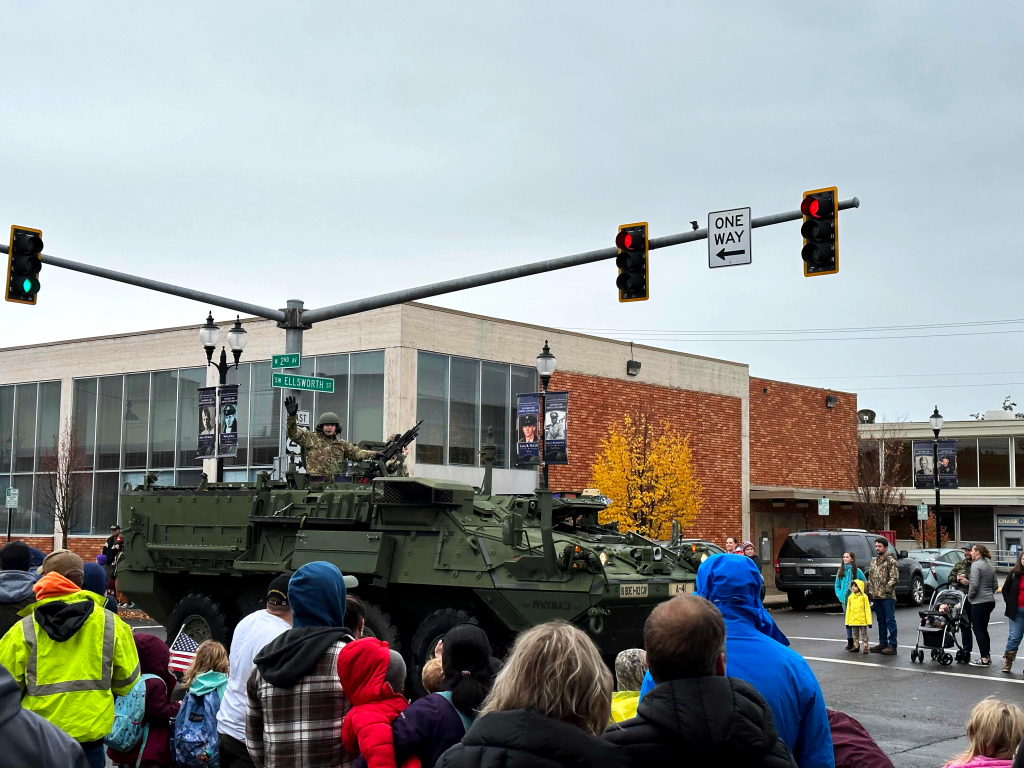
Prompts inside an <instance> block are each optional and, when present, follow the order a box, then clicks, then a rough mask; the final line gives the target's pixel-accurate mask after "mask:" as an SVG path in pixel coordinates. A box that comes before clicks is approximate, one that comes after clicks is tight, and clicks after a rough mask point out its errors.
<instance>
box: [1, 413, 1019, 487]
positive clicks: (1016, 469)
mask: <svg viewBox="0 0 1024 768" xmlns="http://www.w3.org/2000/svg"><path fill="white" fill-rule="evenodd" d="M0 395H2V393H0ZM1013 476H1014V478H1015V480H1014V482H1015V483H1016V485H1017V487H1018V488H1024V437H1015V438H1013Z"/></svg>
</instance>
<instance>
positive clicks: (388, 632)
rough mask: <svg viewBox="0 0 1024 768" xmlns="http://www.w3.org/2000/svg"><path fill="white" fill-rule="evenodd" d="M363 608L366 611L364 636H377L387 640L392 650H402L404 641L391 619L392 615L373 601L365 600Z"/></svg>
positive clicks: (379, 638)
mask: <svg viewBox="0 0 1024 768" xmlns="http://www.w3.org/2000/svg"><path fill="white" fill-rule="evenodd" d="M363 610H365V611H366V624H365V625H364V627H363V637H375V638H377V639H378V640H383V641H384V642H386V643H387V644H388V647H389V648H390V649H391V650H393V651H401V650H402V641H401V640H400V639H399V636H398V628H397V627H396V626H395V624H394V622H393V621H391V616H390V615H388V614H387V613H385V612H384V611H383V610H382V609H381V608H380V607H379V606H377V605H374V604H373V603H368V602H364V603H363Z"/></svg>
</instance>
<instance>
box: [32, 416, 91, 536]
mask: <svg viewBox="0 0 1024 768" xmlns="http://www.w3.org/2000/svg"><path fill="white" fill-rule="evenodd" d="M87 458H88V457H87V456H86V455H85V451H83V450H82V446H81V444H80V443H79V442H78V433H77V430H76V429H75V426H74V423H73V422H72V421H71V420H70V419H66V420H65V421H64V422H63V424H62V425H61V428H60V432H59V433H58V434H56V435H54V436H53V446H52V447H51V448H49V449H47V450H45V451H43V453H42V454H41V455H40V457H39V466H40V469H39V472H40V474H39V475H37V478H36V494H37V498H38V503H39V504H40V507H41V508H43V509H48V510H51V511H52V512H53V518H54V522H55V523H56V526H57V530H59V531H60V532H61V538H62V544H61V546H62V547H64V548H65V549H66V548H67V546H68V534H69V533H70V532H71V531H72V530H74V529H75V528H76V527H77V526H78V525H79V524H80V523H81V522H82V521H83V519H84V518H85V515H86V509H87V507H88V504H87V502H88V498H89V494H90V491H91V486H90V479H91V478H90V475H89V473H88V472H81V471H76V470H80V469H82V468H83V467H85V466H86V465H87Z"/></svg>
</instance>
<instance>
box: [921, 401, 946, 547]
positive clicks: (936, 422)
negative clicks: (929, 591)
mask: <svg viewBox="0 0 1024 768" xmlns="http://www.w3.org/2000/svg"><path fill="white" fill-rule="evenodd" d="M928 422H929V423H930V424H931V425H932V432H934V433H935V439H934V440H932V482H933V483H934V485H935V548H936V549H938V548H940V547H941V546H942V537H941V536H940V534H939V521H940V520H941V515H940V510H941V507H940V506H939V432H940V431H941V429H942V414H941V413H939V406H937V405H936V406H935V411H934V412H933V413H932V415H931V416H929V417H928ZM921 538H922V540H923V541H924V545H925V546H926V547H927V546H928V540H927V533H926V534H925V535H924V536H922V537H921Z"/></svg>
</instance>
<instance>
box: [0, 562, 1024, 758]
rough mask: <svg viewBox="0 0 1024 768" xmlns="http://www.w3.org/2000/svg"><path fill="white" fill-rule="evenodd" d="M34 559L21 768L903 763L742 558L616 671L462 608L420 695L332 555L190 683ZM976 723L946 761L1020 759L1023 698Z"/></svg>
mask: <svg viewBox="0 0 1024 768" xmlns="http://www.w3.org/2000/svg"><path fill="white" fill-rule="evenodd" d="M741 551H742V550H741ZM29 554H30V553H29V552H28V548H27V547H25V546H24V545H19V543H17V542H15V543H12V544H8V545H6V546H5V547H4V548H3V549H2V550H0V567H2V570H0V621H4V622H6V623H7V628H6V631H5V633H4V635H3V637H2V639H0V739H2V740H3V744H4V752H3V758H4V759H3V760H2V761H0V762H2V764H3V765H5V766H12V768H21V767H22V766H26V767H27V766H33V768H57V767H58V766H74V768H86V766H89V767H90V768H99V767H100V766H103V765H105V764H106V761H107V760H108V759H109V760H110V762H111V763H113V764H114V765H116V766H133V767H134V768H139V767H140V766H147V768H154V767H156V768H160V767H163V766H166V767H167V768H171V767H172V766H179V767H183V768H184V767H188V766H213V767H214V768H218V767H220V768H234V767H235V766H253V768H264V767H266V768H302V767H303V766H310V767H312V766H342V768H433V767H434V766H437V767H438V768H563V767H564V768H576V767H578V768H604V767H605V766H608V768H611V767H612V766H615V767H616V768H629V767H630V766H637V768H639V767H640V766H648V765H666V764H668V765H671V764H676V763H678V762H679V760H680V757H681V756H685V757H686V758H687V759H689V760H692V761H698V762H704V761H711V760H715V761H718V762H719V763H721V764H724V765H744V766H772V767H775V766H778V767H780V768H781V767H783V766H785V767H789V766H793V767H796V766H799V767H800V768H819V767H822V766H839V767H840V768H845V766H863V767H865V768H875V767H876V766H877V767H878V768H883V767H885V766H891V765H892V763H891V762H890V761H889V759H888V758H887V757H886V756H885V755H884V754H883V753H882V751H881V749H880V748H879V747H878V745H877V744H875V742H874V741H873V740H872V739H871V737H870V735H869V734H868V733H867V731H866V730H865V729H864V728H863V726H861V725H860V723H858V722H857V721H856V720H854V719H853V718H851V717H850V716H848V715H846V714H844V713H842V712H837V711H834V710H829V709H827V708H826V706H825V701H824V697H823V695H822V692H821V689H820V687H819V685H818V682H817V680H816V678H815V677H814V675H813V673H812V672H811V670H810V668H809V666H808V665H807V662H806V661H804V659H803V658H802V657H801V656H800V655H798V654H797V653H795V652H794V651H792V650H791V649H790V648H789V647H788V646H789V641H788V639H787V638H786V637H785V635H784V634H783V633H782V632H781V631H780V630H779V628H778V627H777V626H776V625H775V622H774V621H773V620H772V617H771V615H770V614H769V613H768V612H767V611H766V610H765V609H764V607H763V606H762V604H761V601H760V599H759V597H760V595H759V592H760V585H761V577H760V575H759V574H758V570H757V565H756V564H755V562H754V560H753V559H752V558H750V557H734V556H727V555H715V556H712V557H710V558H708V559H707V560H706V561H705V562H704V563H703V564H702V565H701V567H700V569H699V570H698V574H697V584H696V591H695V593H694V594H692V595H685V594H684V595H678V596H676V597H674V598H672V599H671V600H668V601H665V602H663V603H660V604H659V605H658V606H656V607H655V608H654V610H653V611H651V613H650V615H649V616H648V618H647V620H646V623H645V625H644V628H643V638H644V649H635V648H634V649H626V650H624V651H622V652H621V653H620V654H619V655H618V657H617V658H616V660H615V676H614V677H613V675H612V673H611V672H610V671H609V669H608V666H607V665H606V664H605V662H604V660H603V658H602V656H601V653H600V651H599V650H598V648H597V646H596V645H595V644H594V642H593V641H592V640H591V639H590V637H588V635H587V634H586V633H585V632H584V631H582V630H581V629H579V628H578V627H576V626H574V625H572V624H569V623H566V622H561V621H556V622H550V623H546V624H541V625H539V626H535V627H533V628H531V629H528V630H525V631H523V632H521V633H520V634H519V635H518V637H517V638H516V639H515V642H514V643H513V645H512V647H511V649H510V650H509V652H508V654H507V655H506V657H505V658H504V659H503V660H499V659H498V658H496V657H495V655H494V648H493V643H492V640H491V638H489V637H488V635H487V633H486V631H485V630H484V629H483V627H481V626H480V625H479V624H477V623H476V621H475V620H471V621H469V622H467V623H463V624H458V625H456V626H454V627H452V628H451V629H449V630H448V631H447V632H446V633H445V634H444V635H443V637H441V638H440V639H439V640H438V642H437V643H436V645H435V646H434V647H432V648H431V649H430V651H429V654H430V656H431V658H430V659H428V660H427V661H426V663H425V664H424V665H423V669H422V674H421V678H420V679H419V680H418V681H417V682H419V683H420V686H421V687H422V689H423V690H425V691H426V692H427V693H426V695H424V696H421V697H419V698H417V699H415V700H413V701H410V699H409V698H407V697H406V695H405V694H406V692H407V691H410V690H414V689H415V688H416V687H417V686H414V685H412V682H413V681H410V680H409V679H408V669H407V667H406V661H405V659H404V658H403V657H402V656H401V654H399V653H397V652H396V651H395V650H392V649H391V648H390V647H389V644H388V643H387V642H386V641H383V640H381V639H379V638H376V637H373V636H372V634H370V633H366V632H365V622H366V612H365V607H364V606H363V604H362V603H361V601H360V600H359V598H357V597H355V596H353V595H349V594H347V587H346V577H345V576H343V575H342V573H341V571H340V570H339V569H338V568H337V567H336V566H334V565H332V564H330V563H326V562H314V563H309V564H307V565H303V566H302V567H301V568H299V569H298V570H297V571H296V572H295V573H294V574H291V575H286V574H282V575H281V576H278V577H277V578H275V579H274V580H273V581H272V582H271V583H270V585H269V587H268V591H267V602H266V607H265V608H264V609H262V610H259V611H256V612H254V613H251V614H250V615H248V616H246V617H245V618H243V619H242V620H241V621H240V622H239V623H238V625H237V626H236V627H235V630H234V633H233V638H232V642H231V647H230V651H229V650H228V649H226V648H225V647H224V646H222V645H221V644H220V643H217V642H215V641H212V640H208V641H206V642H203V643H201V644H199V645H198V647H197V648H196V649H195V653H194V658H193V659H192V662H191V664H190V665H189V666H188V668H187V669H186V670H185V672H184V674H183V675H181V677H180V679H179V678H178V676H176V675H175V674H174V673H172V672H171V670H170V664H171V662H170V649H169V648H168V645H167V643H165V642H164V641H163V640H161V639H160V638H158V637H157V636H155V635H150V634H145V633H138V634H135V635H133V634H132V631H131V629H130V628H129V627H128V625H127V624H125V622H123V621H122V620H121V619H120V618H119V617H118V615H117V613H116V605H114V606H111V604H110V602H109V600H108V598H107V597H106V595H105V592H106V590H105V588H104V586H105V585H104V583H103V577H104V575H105V574H104V573H103V572H102V569H99V572H98V573H93V572H92V571H93V569H90V568H89V567H88V566H87V565H85V564H83V563H82V560H81V558H79V557H78V556H77V555H75V554H73V553H72V552H69V551H66V550H58V551H56V552H54V553H51V554H50V555H48V556H47V557H46V558H45V560H43V562H42V564H41V566H40V567H39V568H38V573H33V572H32V570H31V566H30V562H31V561H30V557H29ZM855 567H856V566H855V565H854V568H855ZM855 574H856V571H855V570H853V569H851V574H850V575H851V581H852V583H853V584H856V583H857V581H858V580H857V579H856V578H852V577H853V576H854V575H855ZM1018 580H1019V578H1018ZM862 583H863V582H862ZM858 586H859V585H858ZM848 600H849V596H848ZM1014 607H1016V606H1014ZM12 616H13V618H11V617H12ZM364 635H365V636H364ZM133 707H137V710H133ZM967 736H968V740H969V742H970V748H969V749H968V750H966V751H965V752H964V753H963V754H961V755H959V756H958V757H957V758H955V759H954V761H953V762H952V763H950V764H949V765H951V766H953V765H956V766H961V765H963V766H999V767H1003V768H1010V766H1011V765H1013V760H1014V757H1015V755H1016V757H1017V760H1018V762H1019V763H1021V764H1022V765H1024V755H1021V754H1020V753H1019V750H1018V745H1019V744H1020V742H1021V739H1022V737H1024V712H1022V711H1021V709H1020V708H1019V707H1018V706H1016V705H1014V704H1008V703H1004V702H1001V701H998V700H995V699H986V700H984V701H982V702H980V703H979V704H978V705H977V706H976V707H975V708H974V710H973V711H972V712H971V715H970V719H969V721H968V724H967ZM115 745H116V747H117V748H115ZM1016 768H1021V766H1016Z"/></svg>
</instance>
